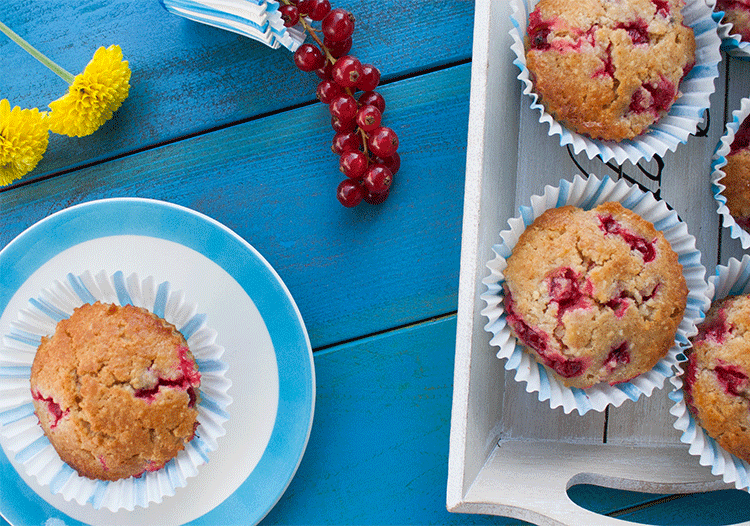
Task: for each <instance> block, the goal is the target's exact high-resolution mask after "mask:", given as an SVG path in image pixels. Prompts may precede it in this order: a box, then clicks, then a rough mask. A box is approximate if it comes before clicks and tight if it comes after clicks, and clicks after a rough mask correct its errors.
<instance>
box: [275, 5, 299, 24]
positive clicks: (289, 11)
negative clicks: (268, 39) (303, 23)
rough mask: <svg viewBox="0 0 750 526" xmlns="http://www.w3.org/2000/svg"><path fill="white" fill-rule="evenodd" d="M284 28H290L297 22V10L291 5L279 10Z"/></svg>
mask: <svg viewBox="0 0 750 526" xmlns="http://www.w3.org/2000/svg"><path fill="white" fill-rule="evenodd" d="M279 13H281V19H282V20H283V21H284V27H292V26H294V25H296V24H297V22H299V9H297V6H293V5H283V6H281V7H280V8H279Z"/></svg>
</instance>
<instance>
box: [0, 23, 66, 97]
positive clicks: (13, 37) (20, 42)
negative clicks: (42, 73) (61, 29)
mask: <svg viewBox="0 0 750 526" xmlns="http://www.w3.org/2000/svg"><path fill="white" fill-rule="evenodd" d="M0 31H2V32H3V33H5V34H6V35H7V36H8V38H10V39H11V40H12V41H13V42H15V43H16V44H18V45H19V46H21V47H22V48H23V49H24V50H25V51H26V52H27V53H29V55H31V56H32V57H34V58H35V59H37V60H38V61H39V62H41V63H42V64H44V65H45V66H47V67H48V68H49V69H51V70H52V72H53V73H55V74H56V75H57V76H58V77H60V78H61V79H63V80H64V81H65V82H67V83H68V85H72V84H73V80H74V77H73V75H71V74H70V73H68V72H67V71H65V70H64V69H63V68H61V67H60V66H58V65H57V64H55V63H54V62H52V61H51V60H50V59H48V58H47V57H46V56H44V55H43V54H42V53H40V52H39V51H38V50H37V49H36V48H35V47H34V46H32V45H31V44H29V43H28V42H26V41H25V40H24V39H23V38H21V37H20V36H18V34H16V33H14V32H13V30H12V29H11V28H9V27H8V26H6V25H5V24H3V23H2V22H0Z"/></svg>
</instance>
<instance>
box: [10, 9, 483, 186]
mask: <svg viewBox="0 0 750 526" xmlns="http://www.w3.org/2000/svg"><path fill="white" fill-rule="evenodd" d="M336 6H337V7H343V8H347V9H350V10H351V11H352V12H353V13H354V14H355V16H356V18H357V23H356V24H357V26H356V27H357V29H356V34H355V36H354V42H355V44H354V46H353V48H352V53H355V54H357V56H358V57H359V58H360V59H361V60H362V61H364V62H369V63H372V64H375V65H376V66H377V67H378V68H380V69H381V72H382V75H383V81H384V82H385V83H387V82H389V81H390V80H392V79H393V78H394V77H400V76H404V75H410V74H413V73H415V72H417V71H424V70H427V69H431V68H435V67H440V66H444V65H445V64H448V63H453V62H456V61H463V60H468V59H469V58H470V56H471V24H472V17H473V2H467V1H461V2H450V3H445V5H442V6H441V8H440V16H427V14H428V13H430V12H431V11H432V8H433V6H432V4H431V2H429V1H427V0H419V1H415V2H406V3H396V2H362V1H356V0H342V1H340V2H336ZM384 12H385V13H388V12H393V14H392V16H383V13H384ZM0 20H3V22H4V23H5V24H6V25H8V26H9V27H11V28H12V29H13V30H14V31H16V32H17V33H18V34H19V35H21V36H22V37H23V38H25V39H26V40H28V41H29V42H31V43H32V44H33V45H34V46H35V47H37V48H38V49H39V50H40V51H41V52H42V53H44V54H46V55H48V56H49V57H50V58H51V59H53V60H54V61H55V62H57V63H58V64H60V65H61V66H63V67H64V68H65V69H67V70H68V71H69V72H71V73H73V74H76V73H78V72H81V71H83V68H84V67H85V66H86V64H87V63H88V61H89V60H91V57H92V56H93V54H94V51H95V50H96V49H97V48H98V47H99V46H102V45H104V46H108V45H111V44H119V45H120V46H121V47H122V49H123V53H124V55H125V59H127V60H128V61H129V63H130V67H131V69H132V78H131V86H132V87H131V94H130V96H129V97H128V99H127V100H126V101H125V103H124V104H123V106H122V108H121V109H120V110H119V111H118V112H117V113H116V114H115V117H114V118H113V119H112V120H111V121H109V122H108V123H107V124H105V126H104V127H103V128H101V129H100V130H98V131H97V133H96V134H95V135H94V136H89V137H84V138H81V139H74V138H68V137H62V136H56V135H52V136H51V140H50V146H49V149H48V152H47V154H46V155H45V157H44V159H43V160H42V161H41V163H40V164H39V166H38V167H37V169H36V170H35V171H34V172H33V173H32V174H29V175H27V176H26V178H25V179H26V180H28V179H29V178H36V177H41V176H43V175H45V174H48V173H55V172H59V171H61V170H66V169H69V168H71V167H76V166H81V165H83V164H85V163H89V162H94V161H97V160H101V159H106V158H109V157H111V156H113V155H122V154H125V153H126V152H129V151H132V150H136V149H140V148H144V147H147V146H153V145H155V144H161V143H163V142H165V141H171V140H175V139H177V138H179V137H184V136H185V135H189V134H194V133H199V132H204V131H206V130H210V129H214V128H215V127H217V126H226V125H228V124H231V123H235V122H241V121H244V120H247V119H251V118H254V117H258V116H259V115H264V114H268V113H269V112H275V111H280V110H283V109H285V108H288V107H290V106H295V105H299V104H304V103H308V102H311V101H314V100H315V86H316V85H317V83H318V82H319V79H318V77H317V76H316V75H315V74H313V73H304V72H301V71H299V70H297V69H296V67H295V66H294V64H293V62H292V59H291V53H290V52H289V51H287V50H286V49H283V48H281V49H279V50H272V49H270V48H268V47H266V46H265V45H263V44H261V43H259V42H255V41H254V40H251V39H248V38H246V37H242V36H240V35H237V34H235V33H231V32H228V31H223V30H220V29H217V28H214V27H210V26H206V25H202V24H198V23H196V22H192V21H189V20H187V19H184V18H182V17H179V16H177V15H173V14H171V13H168V12H167V11H166V10H165V9H163V8H162V7H161V5H160V4H159V2H158V1H156V0H152V1H148V2H131V1H128V0H115V1H112V2H102V1H99V2H85V3H81V2H76V1H72V0H70V1H67V0H66V1H60V2H33V1H28V0H11V1H8V2H2V3H0ZM435 35H439V37H435ZM435 38H439V42H440V45H435V40H434V39H435ZM0 55H2V57H3V60H2V70H3V71H5V72H19V73H16V74H6V75H0V97H2V98H7V99H9V100H10V102H11V105H18V106H21V107H38V108H39V109H40V110H46V109H47V105H48V104H49V102H51V101H53V100H55V99H57V98H58V97H60V96H62V95H63V94H64V93H65V92H66V90H67V85H66V84H65V82H63V81H62V80H61V79H60V78H58V77H57V76H56V75H54V74H53V73H52V72H50V71H48V70H47V69H46V68H45V67H44V66H41V65H40V64H38V63H37V62H36V60H34V59H33V58H31V57H30V56H29V55H28V54H27V53H26V52H25V51H23V50H21V48H19V47H18V46H17V45H16V44H14V43H13V42H11V41H10V40H8V39H7V38H5V36H4V35H0Z"/></svg>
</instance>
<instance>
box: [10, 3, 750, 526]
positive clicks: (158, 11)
mask: <svg viewBox="0 0 750 526" xmlns="http://www.w3.org/2000/svg"><path fill="white" fill-rule="evenodd" d="M336 7H344V8H347V9H350V10H351V11H352V12H353V13H354V14H355V16H356V18H357V29H356V32H355V35H354V46H353V49H352V52H353V53H354V54H356V55H357V56H359V57H360V58H361V59H362V60H363V62H370V63H372V64H375V65H376V66H377V67H379V68H380V70H381V72H382V86H381V87H380V88H379V91H381V93H382V94H383V95H384V96H385V99H386V104H387V109H386V112H385V121H386V122H387V123H388V125H389V126H391V127H392V128H393V129H394V130H396V131H397V133H398V134H399V137H400V147H399V152H400V154H401V158H402V167H401V170H400V171H399V173H398V174H397V176H396V182H395V184H394V187H393V190H392V192H391V195H390V197H389V199H388V200H387V201H386V202H385V203H384V204H382V205H380V206H373V205H367V204H363V205H361V206H358V207H356V208H354V209H345V208H343V207H342V206H341V205H340V204H339V203H338V201H337V200H336V196H335V188H336V185H337V184H338V182H339V180H340V178H341V177H340V174H339V172H338V165H337V159H336V157H335V156H333V155H332V154H331V151H330V141H331V137H332V135H333V132H332V130H331V127H330V116H329V113H328V109H327V107H326V106H324V105H323V104H321V103H320V102H318V101H317V100H316V98H315V87H316V85H317V82H318V79H317V77H316V76H315V75H313V74H310V73H303V72H301V71H299V70H297V69H296V68H295V66H294V64H293V62H292V58H291V53H290V52H288V51H287V50H285V49H283V48H282V49H279V50H273V49H270V48H268V47H266V46H264V45H262V44H260V43H258V42H255V41H253V40H250V39H248V38H245V37H242V36H239V35H237V34H234V33H231V32H227V31H223V30H220V29H216V28H213V27H209V26H206V25H201V24H198V23H195V22H191V21H188V20H186V19H184V18H181V17H178V16H175V15H173V14H170V13H168V12H167V11H165V10H164V9H163V8H162V7H161V5H160V4H159V2H158V1H156V0H148V1H141V2H130V1H127V0H112V1H108V2H77V1H71V0H65V1H60V2H28V1H23V0H9V1H7V2H4V3H2V4H0V21H3V22H4V23H6V24H7V25H8V26H10V27H11V28H13V29H14V30H15V31H16V32H17V33H19V34H20V35H21V36H22V37H24V38H26V39H27V40H28V41H30V42H32V43H33V44H34V45H35V46H36V47H37V48H38V49H39V50H40V51H42V52H43V53H45V54H47V55H48V56H50V57H51V58H53V59H54V60H55V61H56V62H58V63H59V64H61V65H64V67H66V69H68V70H69V71H72V72H79V71H82V70H83V68H84V66H85V65H86V63H87V62H88V61H89V60H90V58H91V56H92V54H93V51H94V50H95V49H96V48H97V47H99V46H101V45H105V46H106V45H110V44H119V45H120V46H121V47H122V49H123V52H124V55H125V58H126V59H127V60H128V61H129V63H130V66H131V69H132V78H131V92H130V96H129V98H128V99H127V100H126V102H125V103H124V105H123V106H122V108H121V109H120V110H119V111H118V112H117V113H116V114H115V116H114V118H113V119H112V120H110V121H109V122H108V123H106V124H105V125H104V127H103V128H101V129H100V130H98V131H97V132H96V133H94V134H93V135H91V136H88V137H85V138H80V139H75V138H68V137H62V136H54V135H52V136H51V137H50V143H49V147H48V150H47V152H46V154H45V156H44V158H43V160H42V161H41V162H40V163H39V165H38V166H37V168H36V169H35V170H33V171H32V172H31V173H29V174H28V175H26V176H24V177H23V178H22V179H20V180H18V181H16V182H14V183H13V184H11V185H9V186H6V187H0V248H2V247H4V246H6V245H7V244H8V243H9V242H10V241H11V240H13V239H14V238H15V237H16V236H17V235H19V234H20V233H21V232H22V231H24V230H25V229H26V228H28V227H30V226H31V225H33V224H34V223H35V222H37V221H39V220H41V219H43V218H45V217H46V216H48V215H50V214H52V213H54V212H57V211H59V210H62V209H65V208H67V207H70V206H72V205H75V204H78V203H83V202H87V201H91V200H95V199H101V198H108V197H124V196H127V197H146V198H153V199H159V200H163V201H167V202H170V203H175V204H179V205H182V206H185V207H188V208H191V209H194V210H196V211H198V212H201V213H203V214H205V215H207V216H209V217H212V218H214V219H215V220H217V221H219V222H221V223H223V224H224V225H226V226H227V227H229V228H230V229H232V230H234V231H235V232H236V233H237V234H239V235H240V236H242V238H244V239H245V240H247V241H248V242H249V243H250V244H252V245H253V246H254V247H255V248H256V249H257V250H258V251H259V252H260V253H261V254H263V255H264V256H265V258H266V259H267V260H268V261H269V263H270V264H271V265H272V266H273V267H274V268H275V269H276V271H277V272H278V273H279V275H280V276H281V278H282V279H283V280H284V282H285V283H286V285H287V286H288V288H289V290H290V292H291V294H292V296H293V297H294V299H295V300H296V302H297V305H298V306H299V309H300V311H301V314H302V317H303V318H304V321H305V323H306V327H307V330H308V332H309V336H310V340H311V344H312V348H313V351H314V364H315V371H316V385H317V399H316V407H315V418H314V422H313V426H312V431H311V435H310V438H309V442H308V446H307V450H306V453H305V455H304V457H303V458H302V461H301V463H300V465H299V469H298V471H297V473H296V476H295V477H294V478H293V480H292V481H291V484H290V485H289V487H288V488H287V490H286V492H285V493H284V494H283V496H282V497H281V499H280V501H279V502H278V504H277V505H276V506H275V507H274V508H273V509H272V510H271V511H270V513H269V514H268V515H267V516H266V517H265V519H264V523H266V524H476V523H479V524H484V523H491V524H511V523H516V521H514V520H511V519H508V518H502V517H493V516H476V515H460V514H450V513H448V512H447V511H446V509H445V490H446V478H447V472H448V468H447V461H448V444H449V430H450V412H451V396H452V387H453V386H452V382H453V354H454V347H455V338H456V309H457V301H458V300H457V290H458V273H459V263H460V261H459V259H460V258H459V255H460V243H461V221H462V205H463V184H464V170H465V162H466V159H465V155H466V144H467V120H468V112H469V97H470V89H469V80H470V72H471V67H472V63H471V58H472V29H473V14H474V13H473V9H474V6H473V3H472V2H469V1H457V2H441V3H440V4H439V6H438V5H437V4H436V3H434V2H430V1H428V0H415V1H411V2H393V1H390V0H389V1H381V2H363V1H355V0H341V1H339V2H336ZM0 57H2V59H1V62H0V65H1V66H0V71H2V75H0V98H7V99H8V100H9V101H10V103H11V105H12V106H16V105H17V106H21V107H25V108H33V107H38V108H40V109H41V110H46V109H47V104H48V102H49V101H51V100H54V99H56V98H57V97H59V96H60V95H61V94H62V93H63V92H64V91H65V89H66V86H65V84H64V83H63V82H62V81H61V80H60V79H59V78H58V77H56V76H55V75H53V74H52V73H51V72H49V71H48V70H47V69H45V68H44V67H42V66H41V65H39V64H38V63H36V62H35V61H34V60H33V59H31V58H30V57H29V56H28V55H26V54H25V53H24V52H23V51H21V50H20V48H18V47H17V46H16V45H15V44H13V43H12V42H10V41H9V40H7V39H6V38H4V37H2V38H0ZM0 131H1V130H0ZM1 283H2V276H0V284H1ZM570 494H571V497H572V498H573V499H574V500H575V501H576V502H578V503H579V504H581V505H583V506H585V507H589V508H591V509H594V510H596V511H598V512H600V513H605V514H610V515H615V516H618V517H620V518H623V519H627V520H632V521H635V522H649V523H661V524H723V523H731V522H737V521H739V520H747V519H748V518H750V512H748V511H747V510H748V504H750V499H748V495H747V494H746V493H741V492H738V491H729V490H728V491H723V492H718V493H712V494H701V495H689V496H673V495H668V496H664V495H644V494H637V493H628V492H620V491H611V490H605V489H601V488H592V487H587V486H582V487H574V488H573V489H571V492H570ZM12 507H13V503H12V502H8V501H7V500H4V497H3V491H2V489H0V515H7V510H8V509H11V508H12ZM29 513H32V512H31V511H29ZM34 514H38V510H35V511H34ZM49 514H50V518H53V517H54V516H55V515H54V510H52V511H50V512H49ZM243 516H244V510H242V509H237V510H236V514H235V515H233V516H232V518H231V520H229V519H227V520H228V522H230V523H231V522H233V523H236V524H242V523H243V520H242V518H243ZM0 523H2V521H0ZM49 524H59V523H58V522H50V523H49Z"/></svg>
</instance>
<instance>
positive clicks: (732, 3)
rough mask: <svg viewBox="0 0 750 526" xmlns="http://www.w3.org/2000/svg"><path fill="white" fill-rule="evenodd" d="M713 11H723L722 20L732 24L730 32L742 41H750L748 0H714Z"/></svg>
mask: <svg viewBox="0 0 750 526" xmlns="http://www.w3.org/2000/svg"><path fill="white" fill-rule="evenodd" d="M714 10H715V11H723V12H724V18H722V19H721V21H722V22H724V23H727V24H732V33H733V34H737V35H739V37H740V39H741V40H742V41H743V42H750V1H748V0H716V7H715V8H714Z"/></svg>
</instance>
